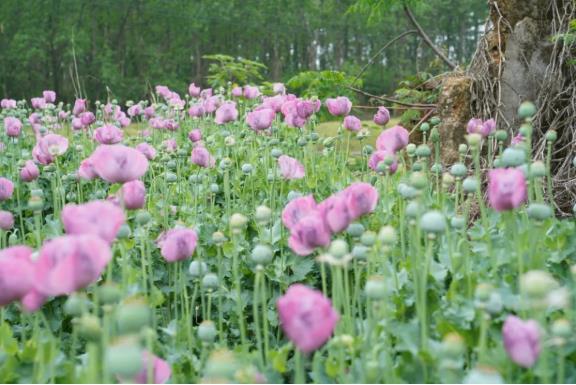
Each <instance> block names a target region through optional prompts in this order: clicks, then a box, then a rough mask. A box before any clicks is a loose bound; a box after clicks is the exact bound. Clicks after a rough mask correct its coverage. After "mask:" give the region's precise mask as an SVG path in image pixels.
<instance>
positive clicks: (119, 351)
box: [105, 342, 142, 378]
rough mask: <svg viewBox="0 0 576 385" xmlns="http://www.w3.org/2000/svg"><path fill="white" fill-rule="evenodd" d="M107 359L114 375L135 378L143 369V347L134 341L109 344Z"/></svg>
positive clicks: (107, 364)
mask: <svg viewBox="0 0 576 385" xmlns="http://www.w3.org/2000/svg"><path fill="white" fill-rule="evenodd" d="M105 359H106V369H107V370H108V372H109V373H110V374H111V375H112V376H118V377H120V378H134V377H136V375H137V374H138V373H140V371H141V370H142V348H140V347H139V346H138V345H137V344H136V343H133V342H124V343H121V344H118V345H113V346H109V347H108V348H107V349H106V356H105Z"/></svg>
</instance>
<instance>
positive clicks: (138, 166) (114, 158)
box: [90, 144, 148, 183]
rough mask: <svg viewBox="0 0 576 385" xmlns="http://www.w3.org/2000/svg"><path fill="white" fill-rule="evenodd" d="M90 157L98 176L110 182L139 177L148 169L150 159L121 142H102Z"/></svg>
mask: <svg viewBox="0 0 576 385" xmlns="http://www.w3.org/2000/svg"><path fill="white" fill-rule="evenodd" d="M90 158H91V159H92V164H93V165H94V170H95V171H96V173H97V174H98V176H99V177H100V178H102V179H104V180H105V181H107V182H109V183H125V182H129V181H131V180H134V179H139V178H140V177H142V175H144V174H145V173H146V171H147V170H148V160H147V159H146V157H145V156H144V155H143V154H142V153H141V152H140V151H138V150H136V149H134V148H131V147H127V146H124V145H121V144H115V145H105V144H101V145H99V146H98V147H97V148H96V150H94V152H93V153H92V155H91V156H90Z"/></svg>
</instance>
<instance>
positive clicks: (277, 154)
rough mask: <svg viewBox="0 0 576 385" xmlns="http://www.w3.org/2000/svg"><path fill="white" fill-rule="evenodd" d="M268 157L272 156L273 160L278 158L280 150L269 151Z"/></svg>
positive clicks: (280, 154)
mask: <svg viewBox="0 0 576 385" xmlns="http://www.w3.org/2000/svg"><path fill="white" fill-rule="evenodd" d="M270 155H272V157H273V158H280V157H281V156H282V150H281V149H279V148H273V149H272V150H270Z"/></svg>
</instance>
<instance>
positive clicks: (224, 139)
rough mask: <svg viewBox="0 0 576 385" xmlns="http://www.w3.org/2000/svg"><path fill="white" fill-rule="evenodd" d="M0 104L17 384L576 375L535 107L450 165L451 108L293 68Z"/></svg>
mask: <svg viewBox="0 0 576 385" xmlns="http://www.w3.org/2000/svg"><path fill="white" fill-rule="evenodd" d="M0 107H1V109H0V118H1V119H0V121H1V122H2V124H3V127H2V128H3V129H2V130H1V132H0V142H1V143H0V249H1V250H0V382H2V383H134V382H136V383H198V382H207V383H231V382H233V383H305V382H309V383H463V382H464V383H504V382H508V383H517V382H518V383H524V382H531V383H532V382H534V383H540V382H542V383H550V382H557V383H574V381H576V366H575V362H576V339H575V338H574V326H575V323H576V313H575V312H574V310H575V308H574V306H575V305H576V298H575V294H576V291H575V290H576V222H575V221H574V218H573V217H571V218H564V219H559V218H556V216H555V211H554V202H553V199H552V198H551V195H552V191H551V187H550V186H552V181H551V177H550V172H549V171H550V156H551V153H552V151H554V150H555V146H554V143H555V140H556V133H555V132H554V131H552V130H550V131H548V133H547V134H546V139H547V144H548V148H547V152H546V153H547V157H546V158H545V159H533V158H532V150H533V143H532V130H533V128H532V124H531V118H532V116H533V115H534V114H535V112H536V111H535V107H534V106H533V105H532V104H531V103H528V102H526V103H523V104H522V105H521V106H520V109H519V111H518V114H519V116H520V118H521V119H523V121H524V124H523V125H522V126H521V127H520V129H519V131H518V132H514V133H509V132H506V131H502V130H497V127H496V123H495V122H494V120H492V119H490V120H486V121H483V120H480V119H472V120H470V122H469V123H468V127H467V132H468V136H467V138H466V141H465V143H462V144H461V145H460V147H459V149H458V152H459V154H460V158H459V161H458V162H456V163H454V164H444V163H443V161H442V154H443V150H444V149H443V138H442V136H441V135H440V132H439V130H438V125H439V123H440V120H439V119H438V118H436V117H430V118H429V119H428V121H426V122H423V123H422V124H419V125H418V126H416V127H415V128H414V130H412V132H409V131H408V130H407V129H406V128H404V127H402V126H400V125H395V124H391V122H390V113H389V111H388V109H386V108H385V107H383V106H381V107H377V108H374V111H373V112H374V115H373V122H374V124H376V125H377V126H378V127H379V128H378V130H377V131H376V137H370V134H371V132H375V131H374V130H373V129H370V130H369V129H367V127H366V124H365V123H363V122H362V121H361V120H360V119H359V118H358V117H356V115H358V116H359V115H360V114H359V111H358V110H357V109H356V108H355V106H353V105H352V103H351V101H350V100H349V99H348V98H346V97H342V96H338V95H334V96H333V98H328V99H326V100H317V99H304V98H299V97H297V96H295V95H292V94H290V93H289V92H287V90H286V88H285V86H284V85H283V84H281V83H274V84H273V85H271V86H261V87H257V86H250V85H247V86H244V87H238V86H237V87H230V88H229V89H218V90H212V89H201V88H200V87H197V86H196V85H195V84H191V85H190V87H189V89H188V90H187V92H186V93H185V95H181V94H178V93H177V92H175V91H174V90H171V89H169V88H168V87H166V86H156V87H155V92H154V93H153V95H151V97H150V99H149V100H143V101H138V102H128V103H126V104H125V105H124V104H123V105H120V104H118V103H117V102H116V101H115V100H108V101H93V100H90V101H89V100H88V99H77V100H76V101H75V103H73V104H72V105H66V104H64V103H61V102H59V100H58V97H57V95H56V94H55V93H54V92H53V91H44V92H43V95H42V96H40V97H34V98H31V99H30V100H22V101H16V100H12V99H3V100H2V101H1V105H0ZM321 112H324V113H327V114H329V115H330V116H331V117H332V119H333V120H335V121H336V122H337V123H336V124H337V126H338V129H337V130H336V131H335V132H329V133H328V134H326V133H325V132H324V133H323V132H322V131H320V130H318V127H319V125H320V121H319V114H320V113H321ZM351 149H357V150H355V151H352V150H351ZM573 166H574V167H575V168H576V161H575V162H574V165H573ZM575 203H576V202H575ZM575 209H576V206H575Z"/></svg>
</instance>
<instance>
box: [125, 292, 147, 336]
mask: <svg viewBox="0 0 576 385" xmlns="http://www.w3.org/2000/svg"><path fill="white" fill-rule="evenodd" d="M150 320H151V317H150V309H148V306H146V304H145V303H144V302H142V301H139V300H133V301H130V302H128V303H123V304H122V305H121V306H118V308H117V309H116V324H117V325H118V331H119V332H120V333H122V334H131V333H138V332H140V330H142V329H143V328H144V327H145V326H148V325H149V324H150Z"/></svg>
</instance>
